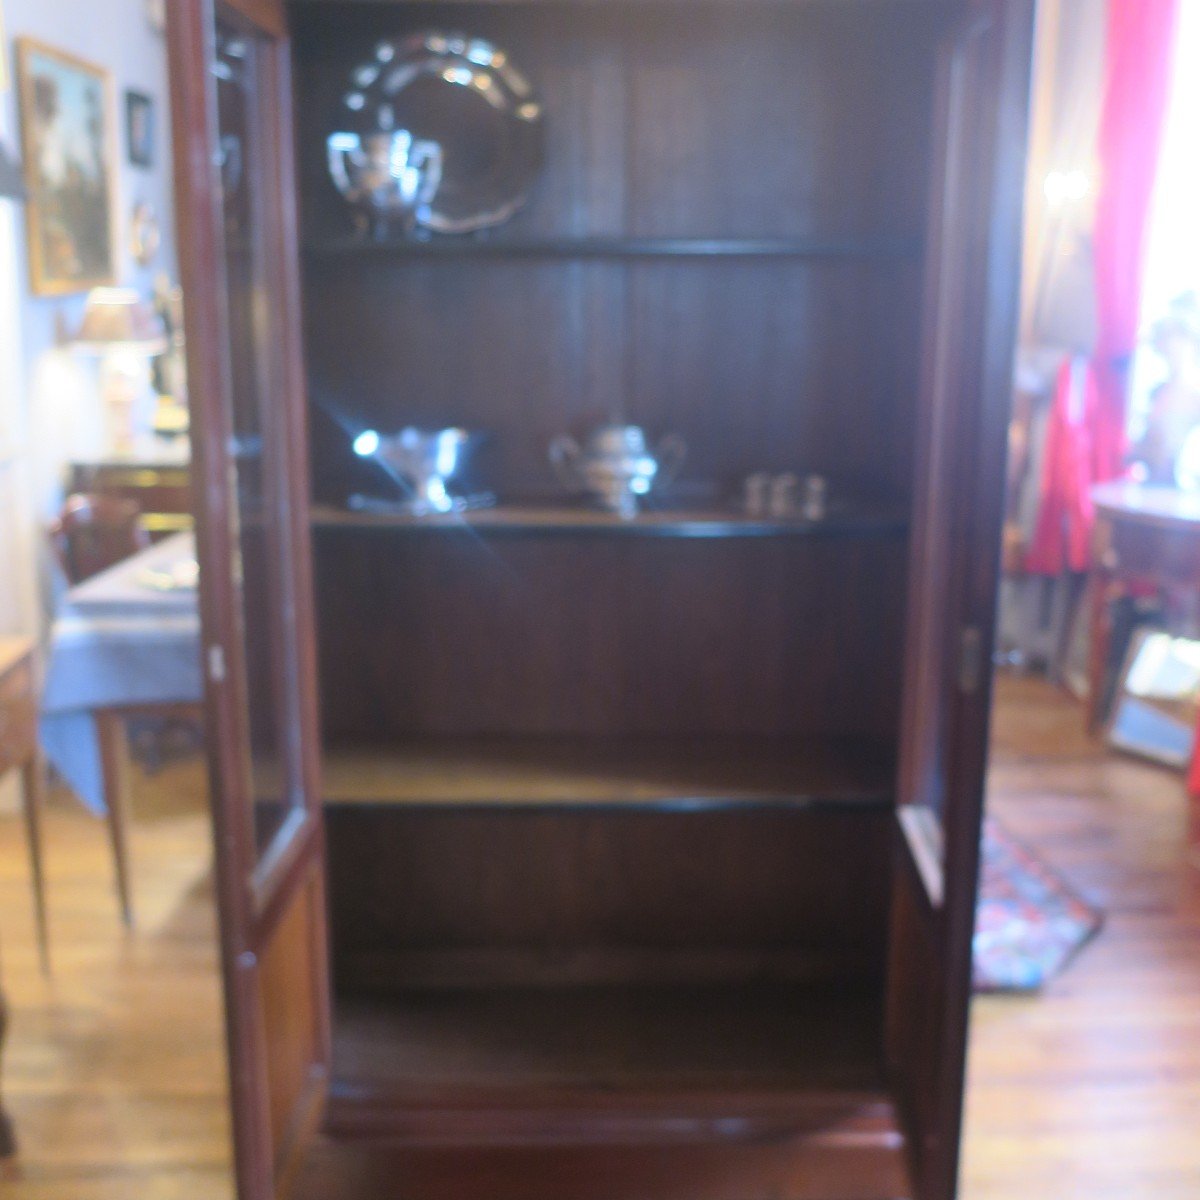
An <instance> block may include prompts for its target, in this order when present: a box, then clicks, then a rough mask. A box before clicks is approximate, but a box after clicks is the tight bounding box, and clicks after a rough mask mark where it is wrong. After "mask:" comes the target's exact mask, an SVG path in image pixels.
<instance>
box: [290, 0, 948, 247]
mask: <svg viewBox="0 0 1200 1200" xmlns="http://www.w3.org/2000/svg"><path fill="white" fill-rule="evenodd" d="M953 7H954V6H952V5H950V6H945V9H939V8H937V7H931V8H922V9H914V8H911V7H908V8H905V7H903V6H897V5H886V4H871V3H862V4H849V5H848V4H828V3H826V4H821V3H805V4H796V5H786V4H766V5H747V4H736V3H735V4H711V5H708V4H706V5H695V4H688V5H686V6H680V5H670V4H666V5H662V6H654V7H647V6H644V5H628V4H613V3H605V4H562V5H538V4H532V5H529V4H519V3H518V4H454V5H453V6H450V7H447V6H445V5H439V4H393V5H389V6H387V7H386V8H383V7H380V6H379V5H371V4H367V5H355V4H341V5H338V6H337V7H336V9H332V10H328V9H327V10H325V11H321V10H317V9H313V8H312V7H310V6H299V7H297V8H296V9H295V13H294V24H295V26H296V47H297V52H296V53H297V60H298V66H299V73H298V79H297V83H298V92H297V95H298V100H297V115H298V121H299V128H300V136H301V153H302V164H301V165H302V170H303V185H304V186H303V194H304V198H305V204H306V206H307V211H306V227H307V229H308V230H309V232H310V233H325V234H328V233H335V232H347V231H349V229H350V228H351V223H350V220H349V217H348V214H347V211H346V207H345V205H344V204H343V203H342V201H341V199H340V197H339V196H338V194H337V192H336V190H335V189H334V187H333V185H332V184H331V183H330V181H329V177H328V173H327V170H326V167H325V159H324V155H325V149H324V146H325V136H326V134H328V133H329V132H331V131H332V130H333V129H334V128H336V127H337V126H338V125H340V124H343V123H344V121H345V117H346V110H345V109H344V108H343V107H342V104H341V101H342V97H343V96H344V95H345V94H346V92H347V91H348V90H349V86H348V81H349V79H350V74H351V71H352V70H353V68H354V67H356V66H359V65H361V64H362V63H364V62H369V61H371V60H372V58H373V54H374V49H375V46H376V45H377V44H378V42H379V41H380V39H381V38H400V37H404V36H405V35H408V34H412V33H416V32H421V31H425V30H429V29H437V30H452V31H463V32H467V33H470V34H474V35H478V36H482V37H487V38H491V39H493V40H494V41H495V42H496V43H497V44H498V45H500V46H501V47H502V48H503V49H504V50H506V51H507V52H508V53H509V56H510V58H511V59H512V61H513V63H514V64H515V65H516V66H517V67H518V68H519V69H520V70H522V71H523V72H524V73H525V74H526V75H527V76H528V78H529V79H530V81H531V82H532V83H533V85H534V87H535V88H536V89H537V91H538V92H539V94H540V96H541V99H542V101H543V104H544V108H545V113H546V119H545V128H546V139H547V141H546V157H545V167H544V169H543V171H542V173H541V176H540V178H539V179H538V181H537V184H536V189H535V191H534V194H533V196H532V199H531V201H530V203H529V205H528V206H527V207H526V208H525V209H524V210H523V211H522V212H521V213H519V214H518V215H517V216H516V217H515V218H514V219H513V220H512V221H511V222H510V223H509V224H507V225H506V226H505V227H504V228H503V230H501V231H499V232H500V233H503V234H504V235H505V236H510V235H511V236H579V235H585V234H590V235H603V234H611V235H628V236H641V237H653V236H659V237H686V236H694V237H710V236H714V235H721V236H726V237H783V236H789V235H792V236H799V235H805V234H818V235H828V234H831V233H835V232H842V233H883V232H888V233H893V234H913V233H920V232H921V230H922V228H923V209H924V203H925V179H926V169H927V156H928V149H929V148H928V139H929V120H928V115H929V111H930V96H931V87H932V78H933V58H934V54H933V48H934V45H935V42H936V39H937V37H938V35H939V33H940V32H942V31H944V28H945V25H946V17H947V11H946V10H948V9H950V8H953Z"/></svg>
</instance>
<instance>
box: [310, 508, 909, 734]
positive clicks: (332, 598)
mask: <svg viewBox="0 0 1200 1200" xmlns="http://www.w3.org/2000/svg"><path fill="white" fill-rule="evenodd" d="M317 535H318V536H317V542H316V550H317V563H318V568H319V570H318V608H319V612H320V630H321V637H320V647H321V678H322V707H323V720H324V726H325V731H326V736H327V740H328V741H329V742H330V743H331V744H336V743H337V742H339V741H340V742H345V741H347V740H349V741H353V742H357V743H360V744H361V743H363V742H366V743H371V742H375V743H376V744H380V743H382V744H385V745H386V741H387V739H391V738H396V737H402V736H405V735H407V734H414V733H428V734H452V733H462V734H475V733H480V734H488V733H494V734H510V733H520V734H598V735H600V734H603V735H611V734H647V735H653V734H662V735H668V734H681V735H682V734H742V733H745V734H760V735H768V736H770V735H805V736H816V735H836V736H855V735H867V736H871V737H883V738H888V737H892V736H894V730H895V728H896V722H897V705H898V697H899V662H898V658H899V645H900V635H899V626H900V621H901V614H900V612H899V610H898V604H897V595H898V592H899V589H900V588H901V586H902V580H903V559H904V543H903V541H901V540H898V539H884V540H875V539H852V540H850V541H840V540H837V539H833V540H830V539H816V540H812V539H804V538H800V539H770V538H768V539H757V538H732V539H723V540H718V541H705V540H695V539H663V538H652V539H644V538H629V537H621V538H608V539H599V538H590V539H588V540H587V543H586V545H585V544H584V543H583V542H581V541H578V540H572V539H569V538H557V537H556V538H548V539H530V538H508V539H504V540H499V539H478V538H474V537H471V536H469V535H464V536H458V535H452V534H447V535H445V536H441V537H438V538H413V537H407V536H398V537H395V538H391V539H388V538H387V537H386V536H385V537H384V540H382V541H381V534H380V532H379V531H378V530H373V529H369V530H351V529H336V530H334V529H330V530H321V529H319V530H318V531H317Z"/></svg>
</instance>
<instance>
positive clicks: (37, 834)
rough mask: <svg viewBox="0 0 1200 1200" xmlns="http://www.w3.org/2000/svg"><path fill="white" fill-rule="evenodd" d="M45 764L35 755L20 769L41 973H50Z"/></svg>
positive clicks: (39, 756) (38, 755)
mask: <svg viewBox="0 0 1200 1200" xmlns="http://www.w3.org/2000/svg"><path fill="white" fill-rule="evenodd" d="M45 778H46V776H45V764H44V763H43V762H42V759H41V755H40V754H35V755H34V756H33V757H32V758H30V760H29V761H28V762H27V763H26V764H25V765H24V767H22V768H21V795H22V802H23V807H24V812H25V836H26V837H27V838H28V840H29V867H30V873H31V875H32V876H33V913H34V919H35V920H36V922H37V939H38V958H39V959H40V960H41V964H42V971H43V972H44V973H45V974H49V973H50V936H49V931H48V926H47V921H46V873H45V857H44V854H43V849H42V805H43V800H44V799H45V792H44V790H43V783H44V781H45Z"/></svg>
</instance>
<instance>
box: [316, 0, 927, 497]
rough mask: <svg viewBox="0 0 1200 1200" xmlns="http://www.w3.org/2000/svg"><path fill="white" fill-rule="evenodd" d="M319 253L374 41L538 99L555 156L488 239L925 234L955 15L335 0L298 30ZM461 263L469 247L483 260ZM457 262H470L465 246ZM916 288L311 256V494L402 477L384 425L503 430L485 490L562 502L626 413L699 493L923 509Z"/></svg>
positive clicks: (830, 271) (337, 210)
mask: <svg viewBox="0 0 1200 1200" xmlns="http://www.w3.org/2000/svg"><path fill="white" fill-rule="evenodd" d="M296 16H297V25H298V36H297V45H298V51H297V55H298V60H299V85H298V95H299V100H298V112H299V119H300V146H301V158H302V162H303V170H304V188H303V194H304V197H305V203H306V205H307V210H306V216H305V225H306V230H307V234H308V236H309V238H310V239H313V240H314V241H317V242H319V241H320V240H321V239H322V238H329V237H338V236H342V235H344V234H346V233H348V232H349V230H350V229H351V222H350V218H349V215H348V212H347V209H346V206H345V205H344V203H343V202H342V200H341V198H340V197H339V196H338V195H337V193H336V191H335V190H334V188H333V186H332V184H331V183H330V181H329V179H328V171H327V168H326V165H325V157H324V139H325V136H326V134H327V133H328V132H329V131H330V129H331V128H332V127H333V126H334V124H335V123H337V122H338V121H340V116H339V102H340V98H341V96H342V95H343V94H344V92H345V90H346V80H347V79H348V77H349V71H350V69H351V68H352V67H353V65H355V64H356V63H358V62H361V61H364V60H365V59H366V58H368V57H369V56H370V54H371V53H372V51H373V48H374V46H375V45H376V43H377V42H378V40H379V39H380V38H381V37H385V36H387V37H396V36H403V35H404V34H405V33H408V32H412V31H414V30H421V29H426V28H431V27H434V28H436V27H445V26H446V25H447V23H448V22H449V23H450V24H451V25H452V26H453V27H455V28H458V29H465V30H468V31H470V32H472V33H479V34H482V35H484V36H491V37H494V38H495V39H496V40H497V41H498V42H499V43H500V44H501V45H502V46H504V47H505V48H506V49H507V50H508V51H509V52H510V54H511V55H512V58H513V59H514V61H515V62H517V63H518V65H520V66H521V67H522V68H523V69H524V70H525V71H526V72H527V73H528V74H529V76H530V77H531V78H532V79H533V80H534V81H535V83H536V85H537V86H538V88H539V90H540V92H541V94H542V97H543V100H544V104H545V108H546V113H547V118H546V129H547V138H548V144H547V152H546V162H545V167H544V170H543V172H542V175H541V177H540V179H539V181H538V183H537V185H536V189H535V191H534V194H533V196H532V198H531V201H530V203H529V205H528V207H527V208H526V209H525V210H523V211H522V212H521V213H519V214H518V215H517V216H516V217H515V218H514V219H513V220H512V221H510V222H509V223H508V224H506V225H505V226H504V227H502V228H500V229H497V230H493V231H490V232H489V233H487V234H485V235H483V236H484V237H486V238H489V239H492V240H494V241H497V242H501V243H502V242H505V241H518V242H519V241H521V240H526V241H528V240H529V239H533V240H535V241H536V240H537V239H539V238H543V239H544V238H572V237H584V236H588V237H613V238H618V239H620V238H654V237H661V238H688V237H694V238H713V237H715V238H724V239H739V238H789V237H790V238H796V237H806V236H808V237H814V238H818V239H829V238H850V239H855V238H862V239H867V240H868V241H869V240H872V239H878V238H880V237H893V238H899V239H902V240H905V239H907V240H909V241H911V243H912V244H913V245H914V246H916V245H918V244H919V241H920V237H921V234H922V232H923V224H924V221H923V206H924V201H925V194H926V186H927V159H928V146H927V142H928V137H929V122H928V119H927V117H928V112H929V107H930V94H931V78H932V66H933V59H934V53H933V48H934V45H935V42H936V37H937V34H938V32H939V31H940V30H941V29H942V27H943V26H944V21H945V14H944V13H943V12H941V11H940V10H938V9H931V10H926V9H908V10H906V11H899V10H896V9H895V8H892V7H889V6H886V5H876V4H855V5H844V4H821V3H815V4H803V5H795V6H787V5H773V4H772V5H763V6H747V5H742V4H738V5H732V4H731V5H702V6H699V7H697V6H695V5H690V6H688V7H686V8H680V7H676V6H671V5H667V6H665V7H662V8H658V7H655V8H647V7H645V6H637V5H633V6H630V5H620V4H617V5H613V4H604V5H595V4H583V5H566V6H539V5H522V4H512V5H508V4H506V5H494V4H493V5H471V4H465V5H455V6H454V7H453V8H452V9H451V10H449V11H448V10H447V9H446V8H445V7H442V6H438V5H407V4H398V5H388V6H381V5H378V4H368V5H338V6H336V10H331V9H326V8H324V6H320V7H318V8H313V7H312V6H303V7H301V8H300V9H298V10H297V14H296ZM468 241H469V239H468ZM450 244H453V239H450ZM920 288H921V271H920V269H919V266H918V264H917V262H916V258H915V254H914V255H913V256H911V257H910V258H908V259H903V258H902V259H901V260H899V261H897V260H896V259H895V258H894V257H889V256H883V257H881V258H872V257H868V258H867V259H865V260H864V259H861V258H851V259H846V260H837V259H835V260H832V261H821V262H813V261H804V260H802V259H800V260H797V259H791V260H787V261H770V260H762V259H757V260H739V261H734V262H713V261H711V260H701V261H693V262H681V261H662V260H651V261H639V262H628V261H622V262H613V261H606V262H605V261H601V262H597V261H586V262H585V261H578V260H575V261H571V260H566V261H563V260H554V261H545V260H543V261H541V262H538V261H536V260H535V261H521V262H513V261H511V260H509V261H497V260H495V259H488V260H482V261H481V260H478V259H459V260H457V261H454V260H451V261H447V260H445V259H441V258H439V259H438V260H435V261H432V262H431V261H428V260H424V261H422V260H414V259H405V258H404V257H403V256H395V255H391V254H389V253H388V252H386V251H382V252H376V253H370V252H349V253H342V254H339V253H337V252H336V251H333V252H325V253H314V254H312V255H310V257H309V261H308V265H307V270H306V298H307V311H308V329H307V339H308V345H309V367H310V380H311V392H312V396H313V400H314V405H315V408H316V419H315V421H314V426H313V431H314V437H313V456H314V467H315V481H316V492H317V496H318V497H319V498H320V499H322V500H325V501H329V502H332V503H342V502H344V501H345V499H346V497H347V495H348V494H349V493H351V492H354V491H357V490H365V491H370V490H381V489H385V488H386V482H385V480H383V479H382V477H381V476H380V475H379V474H378V473H377V472H375V471H374V470H373V469H371V468H369V467H366V468H364V467H363V465H362V464H359V463H356V462H355V461H354V460H353V457H352V455H351V454H350V450H349V444H350V440H351V436H352V435H353V433H355V432H358V431H359V430H361V429H363V428H366V427H374V428H379V429H382V430H389V429H394V428H398V427H400V426H401V425H403V424H405V423H418V424H425V425H431V426H441V425H446V424H449V423H451V422H456V423H459V424H462V425H465V426H468V427H474V428H479V429H483V430H487V431H490V432H491V433H492V434H494V439H493V447H492V452H491V455H490V461H489V462H488V463H487V464H486V471H485V473H484V478H483V479H482V480H481V482H482V483H485V484H486V485H488V486H491V487H493V488H495V489H496V490H497V491H498V492H500V493H501V494H502V495H503V496H506V497H508V498H513V497H534V496H546V495H554V494H556V492H557V491H558V490H559V489H558V485H557V483H556V481H555V480H554V477H553V475H552V474H551V472H550V469H549V466H548V464H547V462H546V447H547V444H548V442H549V440H550V438H552V437H553V436H554V435H555V434H558V433H561V432H564V431H571V432H574V433H580V432H584V431H586V430H587V429H588V428H590V427H591V426H593V425H594V424H595V423H597V422H599V421H602V420H606V419H610V418H616V419H619V420H623V421H630V422H634V423H638V424H642V425H645V426H646V427H647V428H648V429H650V430H651V431H653V432H655V433H662V432H666V431H668V430H673V431H675V432H677V433H679V434H681V435H682V436H683V437H684V438H685V439H686V440H687V441H688V442H689V445H690V448H691V455H690V461H689V463H688V464H687V466H686V468H685V480H686V481H687V482H688V483H690V484H700V483H705V484H711V485H716V486H717V487H719V488H721V489H723V490H725V491H728V490H729V489H730V488H731V487H735V486H736V485H737V484H738V482H739V481H740V480H741V479H742V478H744V476H745V475H746V474H747V473H749V472H751V471H754V470H759V469H774V470H784V469H791V470H818V471H821V472H823V473H825V474H827V475H829V476H832V477H834V478H835V479H836V480H838V481H839V482H841V483H843V484H844V485H846V486H849V487H853V488H858V489H863V488H871V489H875V490H884V491H888V492H891V493H892V494H897V495H900V496H904V495H907V493H908V489H909V480H908V474H909V472H910V470H911V467H910V460H911V453H910V448H911V444H912V443H911V433H910V429H911V427H912V424H913V421H912V414H913V411H914V404H915V399H914V392H915V351H914V347H915V346H916V344H917V334H918V330H917V313H918V310H919V307H920V298H921V295H920Z"/></svg>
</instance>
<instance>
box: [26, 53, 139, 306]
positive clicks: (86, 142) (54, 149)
mask: <svg viewBox="0 0 1200 1200" xmlns="http://www.w3.org/2000/svg"><path fill="white" fill-rule="evenodd" d="M17 83H18V87H19V89H20V96H21V142H22V149H23V151H24V157H25V184H26V190H27V191H28V193H29V200H28V203H27V204H26V206H25V213H26V222H27V227H28V231H29V270H30V282H31V284H32V287H33V291H34V293H35V294H36V295H39V296H61V295H65V294H67V293H69V292H82V291H86V290H88V289H89V288H93V287H97V286H102V285H106V284H112V283H115V282H116V235H115V228H116V225H115V207H116V206H115V202H114V196H113V188H114V179H115V173H116V155H115V153H114V147H115V145H116V139H115V137H114V130H113V104H112V84H111V80H110V77H109V74H108V72H107V71H105V70H104V68H103V67H98V66H95V65H94V64H92V63H89V62H85V61H84V60H83V59H79V58H75V57H74V56H73V55H70V54H65V53H63V52H62V51H61V50H56V49H54V48H53V47H51V46H46V45H43V44H42V43H40V42H35V41H33V40H31V39H29V38H21V39H19V40H18V41H17Z"/></svg>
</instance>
